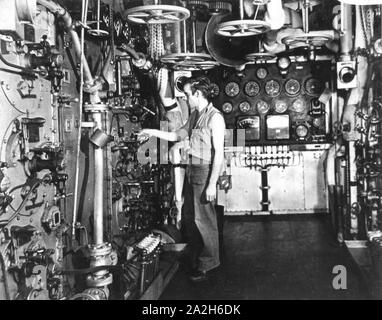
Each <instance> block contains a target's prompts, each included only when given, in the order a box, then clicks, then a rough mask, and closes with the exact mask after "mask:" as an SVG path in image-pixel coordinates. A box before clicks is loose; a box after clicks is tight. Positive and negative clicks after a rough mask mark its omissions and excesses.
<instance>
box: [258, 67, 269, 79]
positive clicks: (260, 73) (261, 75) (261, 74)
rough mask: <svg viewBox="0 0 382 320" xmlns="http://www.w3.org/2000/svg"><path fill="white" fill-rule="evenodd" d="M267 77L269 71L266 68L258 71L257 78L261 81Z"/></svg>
mask: <svg viewBox="0 0 382 320" xmlns="http://www.w3.org/2000/svg"><path fill="white" fill-rule="evenodd" d="M267 75H268V71H267V69H265V68H259V69H257V71H256V76H257V77H258V78H259V79H264V78H265V77H266V76H267Z"/></svg>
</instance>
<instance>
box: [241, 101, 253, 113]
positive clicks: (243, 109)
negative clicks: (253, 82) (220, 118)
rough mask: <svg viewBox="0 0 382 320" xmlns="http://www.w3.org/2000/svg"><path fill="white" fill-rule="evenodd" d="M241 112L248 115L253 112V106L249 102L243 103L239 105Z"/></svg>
mask: <svg viewBox="0 0 382 320" xmlns="http://www.w3.org/2000/svg"><path fill="white" fill-rule="evenodd" d="M239 110H240V111H241V112H243V113H247V112H248V111H249V110H251V105H250V104H249V102H248V101H243V102H241V103H240V104H239Z"/></svg>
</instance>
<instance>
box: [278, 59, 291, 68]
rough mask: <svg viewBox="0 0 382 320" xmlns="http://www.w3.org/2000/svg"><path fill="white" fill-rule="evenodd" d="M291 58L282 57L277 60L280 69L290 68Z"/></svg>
mask: <svg viewBox="0 0 382 320" xmlns="http://www.w3.org/2000/svg"><path fill="white" fill-rule="evenodd" d="M290 63H291V61H290V59H289V57H281V58H279V59H278V60H277V66H278V67H279V68H280V69H283V70H285V69H288V68H289V66H290Z"/></svg>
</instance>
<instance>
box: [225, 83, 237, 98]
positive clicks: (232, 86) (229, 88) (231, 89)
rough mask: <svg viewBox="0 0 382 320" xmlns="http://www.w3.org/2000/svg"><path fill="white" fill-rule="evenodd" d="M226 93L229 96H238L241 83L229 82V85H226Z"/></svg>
mask: <svg viewBox="0 0 382 320" xmlns="http://www.w3.org/2000/svg"><path fill="white" fill-rule="evenodd" d="M224 91H225V94H226V95H227V96H228V97H236V96H237V95H238V94H239V92H240V88H239V85H238V84H237V83H236V82H233V81H232V82H228V83H227V85H226V86H225V89H224Z"/></svg>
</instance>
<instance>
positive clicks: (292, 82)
mask: <svg viewBox="0 0 382 320" xmlns="http://www.w3.org/2000/svg"><path fill="white" fill-rule="evenodd" d="M300 90H301V85H300V82H298V81H297V80H296V79H289V80H288V81H287V82H286V83H285V91H286V93H287V94H290V95H291V96H294V95H296V94H298V93H299V92H300Z"/></svg>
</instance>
